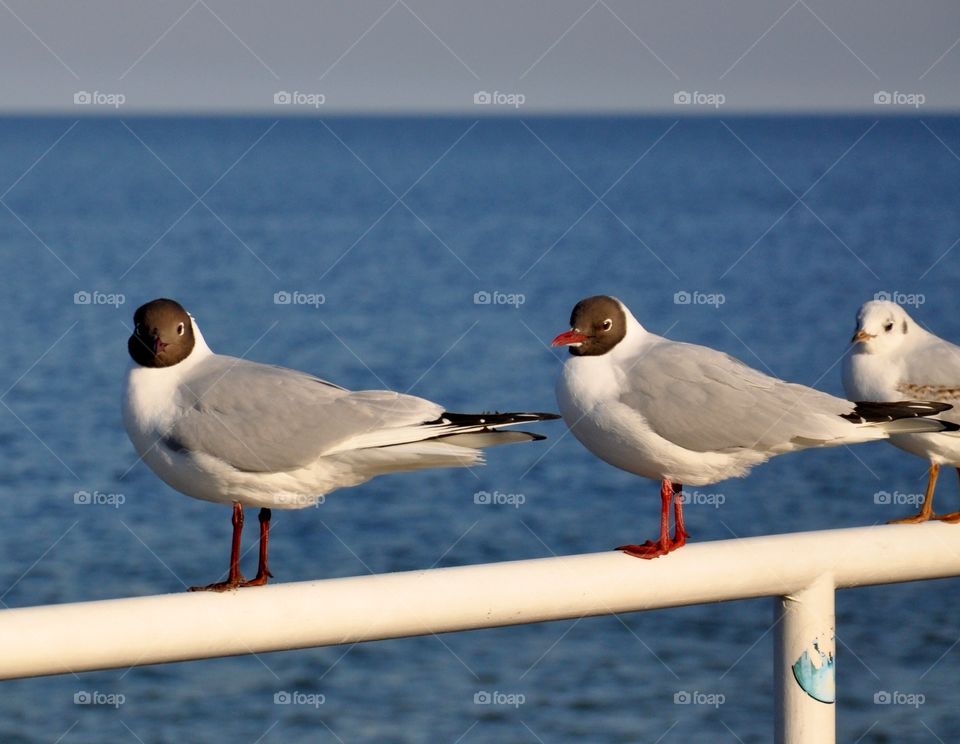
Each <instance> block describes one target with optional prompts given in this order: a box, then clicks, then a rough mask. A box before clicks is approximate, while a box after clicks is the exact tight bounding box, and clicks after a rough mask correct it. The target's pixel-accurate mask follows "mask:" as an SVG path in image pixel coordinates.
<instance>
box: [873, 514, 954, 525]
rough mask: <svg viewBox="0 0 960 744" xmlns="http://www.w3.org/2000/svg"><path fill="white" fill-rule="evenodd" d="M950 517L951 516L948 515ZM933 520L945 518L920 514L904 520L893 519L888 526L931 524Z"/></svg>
mask: <svg viewBox="0 0 960 744" xmlns="http://www.w3.org/2000/svg"><path fill="white" fill-rule="evenodd" d="M947 516H950V515H947ZM931 519H943V517H938V516H937V515H936V514H934V513H933V512H931V513H929V514H925V513H924V512H920V513H919V514H914V515H913V516H912V517H903V518H902V519H891V520H890V521H889V522H887V524H920V523H922V522H929V521H930V520H931Z"/></svg>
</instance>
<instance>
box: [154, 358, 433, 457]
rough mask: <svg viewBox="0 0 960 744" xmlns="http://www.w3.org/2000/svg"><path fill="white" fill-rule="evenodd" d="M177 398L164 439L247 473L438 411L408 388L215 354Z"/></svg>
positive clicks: (426, 418)
mask: <svg viewBox="0 0 960 744" xmlns="http://www.w3.org/2000/svg"><path fill="white" fill-rule="evenodd" d="M178 404H179V408H180V416H179V417H178V419H177V420H176V422H175V423H174V425H173V426H172V427H171V429H170V431H169V432H168V433H167V435H166V436H165V437H164V444H166V445H167V446H168V447H171V448H173V449H175V450H180V451H187V452H200V453H204V454H207V455H211V456H213V457H216V458H218V459H220V460H222V461H224V462H226V463H229V464H230V465H232V466H233V467H235V468H237V469H239V470H245V471H251V472H277V471H284V470H293V469H296V468H299V467H304V466H306V465H308V464H309V463H311V462H313V461H314V460H316V459H317V458H318V457H320V456H322V455H324V454H325V453H327V452H329V451H330V450H333V449H343V448H344V445H345V443H347V442H349V440H351V439H353V438H362V437H363V436H364V435H368V434H370V433H371V432H376V431H379V430H381V429H392V428H398V427H408V426H412V425H417V424H422V423H423V422H426V421H432V420H434V419H436V418H437V417H439V416H440V414H441V413H442V412H443V408H442V406H439V405H437V404H436V403H432V402H430V401H428V400H424V399H422V398H416V397H414V396H411V395H402V394H400V393H393V392H388V391H361V392H351V391H350V390H346V389H344V388H341V387H339V386H337V385H333V384H331V383H328V382H325V381H324V380H321V379H319V378H317V377H312V376H311V375H308V374H304V373H302V372H297V371H295V370H290V369H284V368H282V367H273V366H269V365H265V364H257V363H255V362H249V361H246V360H242V359H235V358H233V357H226V356H219V355H217V356H213V357H211V358H210V359H208V360H205V361H204V362H202V363H201V364H200V365H198V367H197V368H196V369H195V370H194V371H193V372H192V373H191V374H190V375H188V377H187V379H186V380H185V381H184V384H183V385H182V386H181V389H180V392H179V401H178Z"/></svg>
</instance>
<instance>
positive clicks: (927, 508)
mask: <svg viewBox="0 0 960 744" xmlns="http://www.w3.org/2000/svg"><path fill="white" fill-rule="evenodd" d="M939 477H940V466H939V465H937V464H936V463H935V462H932V463H930V480H929V481H927V493H926V495H925V496H924V497H923V507H921V509H920V513H919V514H914V515H913V516H912V517H904V518H903V519H891V520H890V521H889V522H887V524H918V523H919V522H926V521H929V520H931V519H944V518H945V517H938V516H936V515H934V513H933V492H934V491H935V490H936V488H937V478H939ZM945 516H946V517H952V516H954V515H953V514H947V515H945ZM946 521H948V522H950V521H953V520H951V519H947V520H946Z"/></svg>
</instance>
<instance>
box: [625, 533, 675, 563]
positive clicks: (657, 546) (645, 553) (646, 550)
mask: <svg viewBox="0 0 960 744" xmlns="http://www.w3.org/2000/svg"><path fill="white" fill-rule="evenodd" d="M685 542H686V537H684V539H683V540H682V541H681V542H674V541H673V540H668V541H667V543H666V544H665V545H664V543H663V542H662V541H660V540H657V541H656V542H653V541H651V540H647V541H646V542H645V543H644V544H643V545H621V546H620V547H618V548H617V550H622V551H623V552H624V553H626V554H627V555H632V556H633V557H634V558H643V559H645V560H651V559H653V558H659V557H660V556H661V555H666V554H667V553H672V552H673V551H674V550H676V549H677V548H679V547H680V546H681V545H683V544H684V543H685Z"/></svg>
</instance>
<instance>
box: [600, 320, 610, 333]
mask: <svg viewBox="0 0 960 744" xmlns="http://www.w3.org/2000/svg"><path fill="white" fill-rule="evenodd" d="M600 328H601V330H604V331H609V330H610V329H611V328H613V321H612V320H610V318H607V319H606V320H605V321H603V323H601V325H600Z"/></svg>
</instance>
